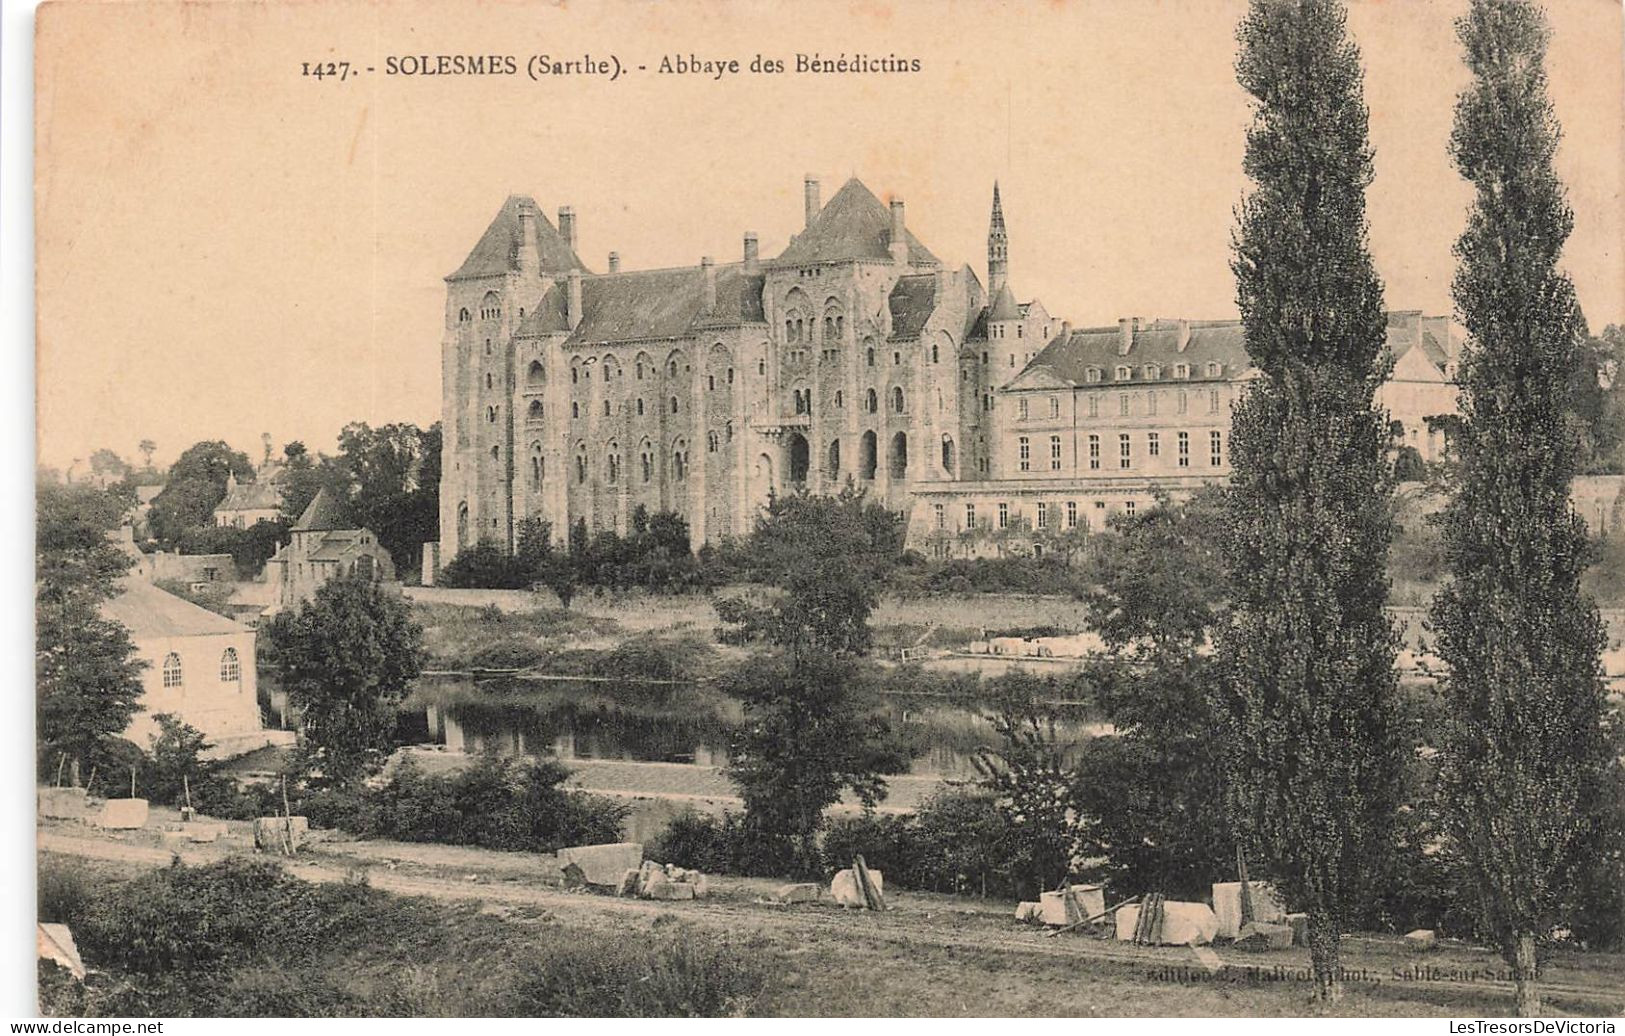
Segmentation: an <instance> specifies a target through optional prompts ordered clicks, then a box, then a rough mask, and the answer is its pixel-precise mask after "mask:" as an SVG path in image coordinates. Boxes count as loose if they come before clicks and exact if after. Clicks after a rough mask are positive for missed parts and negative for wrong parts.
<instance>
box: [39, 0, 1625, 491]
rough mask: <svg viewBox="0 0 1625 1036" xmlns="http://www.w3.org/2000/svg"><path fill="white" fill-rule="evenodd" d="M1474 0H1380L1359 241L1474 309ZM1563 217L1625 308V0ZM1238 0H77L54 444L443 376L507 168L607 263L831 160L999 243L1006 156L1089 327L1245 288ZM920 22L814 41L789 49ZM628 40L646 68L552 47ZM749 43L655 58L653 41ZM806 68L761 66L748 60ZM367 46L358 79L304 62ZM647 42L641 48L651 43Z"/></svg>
mask: <svg viewBox="0 0 1625 1036" xmlns="http://www.w3.org/2000/svg"><path fill="white" fill-rule="evenodd" d="M1464 8H1465V0H1461V2H1444V0H1439V2H1431V0H1408V2H1403V3H1402V2H1399V0H1362V2H1355V3H1352V4H1351V6H1350V16H1349V26H1350V31H1351V33H1352V35H1353V37H1354V39H1355V41H1356V42H1357V43H1358V44H1359V46H1360V48H1361V50H1362V53H1363V56H1364V61H1365V65H1366V70H1367V71H1366V100H1367V103H1368V105H1369V107H1370V109H1371V142H1372V146H1373V148H1374V150H1375V155H1376V178H1375V182H1374V183H1373V184H1372V187H1371V189H1370V191H1369V194H1368V215H1369V219H1370V242H1371V250H1372V254H1373V257H1374V259H1375V262H1376V266H1377V270H1378V273H1379V275H1380V276H1381V277H1382V279H1383V281H1384V283H1385V285H1386V292H1387V302H1388V305H1389V306H1390V307H1391V308H1394V309H1423V310H1426V311H1427V312H1429V313H1444V312H1449V310H1450V300H1449V282H1450V278H1451V275H1452V272H1453V259H1452V257H1451V252H1450V249H1451V245H1452V243H1453V241H1454V239H1455V237H1456V236H1457V235H1458V234H1459V233H1460V230H1461V225H1462V220H1463V217H1464V214H1465V210H1466V206H1467V204H1468V202H1469V201H1470V192H1469V190H1468V188H1467V186H1466V185H1465V184H1464V183H1463V182H1462V181H1461V180H1460V178H1459V177H1458V176H1457V174H1456V173H1455V171H1454V170H1453V168H1452V167H1451V165H1450V161H1449V157H1448V154H1447V152H1446V142H1447V140H1448V137H1449V132H1450V122H1451V115H1452V106H1453V103H1454V98H1455V95H1456V94H1457V92H1458V91H1459V90H1460V89H1461V87H1462V86H1463V85H1464V84H1465V82H1466V73H1465V70H1464V69H1463V67H1462V65H1461V62H1460V59H1459V49H1458V47H1457V44H1456V42H1455V39H1454V28H1453V24H1452V23H1453V20H1454V18H1455V17H1456V16H1457V15H1459V14H1460V13H1461V11H1462V10H1463V9H1464ZM1547 8H1548V11H1549V14H1550V17H1551V21H1552V25H1553V39H1552V44H1551V50H1550V54H1549V58H1548V67H1549V70H1550V75H1551V90H1552V96H1553V100H1554V104H1555V106H1556V110H1557V115H1558V118H1559V120H1560V121H1561V123H1562V124H1563V127H1564V131H1565V136H1564V141H1563V145H1562V148H1561V150H1560V152H1559V155H1558V161H1557V164H1558V172H1559V174H1560V176H1561V177H1562V178H1563V180H1564V182H1565V183H1566V184H1567V186H1568V190H1569V200H1570V203H1571V205H1572V206H1573V209H1574V212H1575V229H1574V233H1573V235H1572V236H1571V238H1570V240H1569V243H1568V248H1567V250H1566V252H1565V264H1566V267H1567V269H1568V272H1569V273H1570V274H1571V275H1572V276H1573V278H1574V281H1575V285H1576V288H1577V291H1578V294H1579V298H1580V301H1581V305H1582V306H1583V308H1584V310H1585V312H1586V315H1587V317H1588V318H1589V320H1590V323H1591V325H1592V326H1593V328H1594V329H1600V328H1601V327H1602V326H1603V325H1604V324H1606V323H1611V322H1625V255H1622V238H1625V224H1622V209H1625V206H1622V201H1621V190H1622V182H1621V181H1622V168H1625V143H1622V126H1625V108H1622V97H1625V80H1622V74H1621V70H1622V61H1621V48H1620V41H1621V25H1620V6H1619V4H1618V3H1617V2H1615V0H1549V2H1548V4H1547ZM1243 10H1244V4H1242V3H1239V2H1230V0H1224V2H1220V0H1187V2H1177V3H1176V2H1172V0H1161V2H1158V0H1094V2H1091V0H1078V2H1065V0H1053V2H1048V3H998V2H982V0H949V2H942V3H927V2H908V3H904V2H900V0H891V2H875V0H834V2H831V3H813V4H808V3H792V2H781V0H757V2H750V0H705V2H688V3H682V2H678V3H669V4H660V5H655V4H653V3H647V2H644V0H620V2H616V3H610V2H599V3H590V2H587V0H570V2H568V3H559V4H557V5H553V4H545V5H538V4H505V3H498V2H489V0H488V2H480V3H455V4H424V3H391V2H378V3H353V4H352V3H332V2H328V3H323V4H320V5H315V4H309V3H277V2H267V3H255V4H160V3H150V4H149V3H141V4H133V3H132V4H102V3H77V4H58V5H54V6H47V7H45V8H42V9H41V10H40V12H39V16H38V17H39V36H38V43H37V50H36V75H37V102H36V103H37V120H36V148H37V153H36V235H37V242H38V261H37V291H38V296H37V322H38V323H37V330H38V354H37V375H38V412H37V418H38V421H37V428H38V451H39V457H40V461H41V462H42V463H45V464H50V465H53V466H56V467H59V468H66V467H68V466H69V465H70V464H71V463H73V461H74V460H75V459H76V458H88V457H89V455H90V453H91V452H92V451H93V450H95V449H97V448H99V447H109V448H111V449H113V450H115V451H116V452H118V453H120V454H122V455H124V456H125V457H126V458H128V459H132V460H135V459H138V453H137V449H136V447H137V444H138V443H139V442H140V440H142V439H144V438H150V439H152V440H154V441H155V442H156V443H157V444H158V449H157V455H156V459H157V461H158V463H159V464H160V465H162V464H165V463H168V462H169V461H172V460H173V459H174V457H175V456H176V455H177V454H179V452H180V451H181V450H183V449H184V448H185V447H187V446H189V445H190V444H192V443H193V442H196V441H199V440H204V439H225V440H227V441H228V442H230V443H231V444H232V445H233V446H235V447H237V448H239V449H242V450H245V451H247V452H248V453H249V454H250V455H251V456H254V457H257V456H258V453H259V441H260V436H261V433H262V432H269V433H270V434H271V436H272V438H273V440H274V442H275V443H276V444H277V445H278V446H280V445H281V444H283V443H286V442H288V441H291V440H295V439H297V440H301V441H303V442H305V443H307V444H308V445H309V446H311V447H312V448H314V449H322V450H329V451H330V450H332V449H333V448H334V443H335V441H336V437H337V433H338V430H339V428H340V427H342V426H343V425H344V424H345V423H347V422H349V421H357V420H359V421H367V422H369V423H372V424H380V423H385V422H390V421H412V422H416V423H418V424H422V425H427V424H429V423H431V422H433V421H434V420H436V419H438V416H439V407H440V356H439V352H440V334H441V328H442V323H443V306H444V298H445V296H444V284H443V280H442V278H444V276H445V275H446V274H448V273H450V272H451V271H452V270H454V269H455V268H456V267H457V266H458V264H459V263H460V262H461V261H462V259H463V257H464V255H465V254H466V253H467V252H468V250H469V249H470V248H471V247H473V245H474V242H475V241H476V240H477V239H478V238H479V236H480V234H481V232H482V231H483V230H484V229H485V227H486V225H487V224H488V223H489V221H490V220H491V218H492V217H493V216H494V215H495V213H496V211H497V209H498V208H499V207H500V206H501V204H502V201H503V199H504V198H505V197H506V196H507V195H509V194H513V193H521V194H529V195H531V196H533V197H534V198H536V200H537V201H538V203H539V204H540V205H541V207H542V208H543V210H544V211H545V212H547V213H549V215H550V216H553V215H554V214H555V213H556V212H557V210H558V208H559V207H560V206H563V205H571V206H573V207H574V208H575V211H576V213H577V221H578V227H579V235H580V247H579V252H580V254H581V256H582V258H583V260H584V261H585V262H586V263H587V264H588V266H589V267H591V268H593V269H596V270H602V269H604V267H605V257H606V256H607V254H608V253H609V252H610V251H611V250H615V251H618V252H620V254H621V256H622V263H623V268H624V269H635V268H646V267H660V266H672V265H687V264H693V263H696V262H698V261H699V258H700V257H701V256H702V255H712V256H715V257H716V258H717V260H718V261H719V262H727V261H732V260H735V259H737V258H738V256H739V252H740V247H741V246H740V242H741V236H742V234H743V232H745V231H747V230H752V231H756V232H757V233H759V234H760V236H761V249H762V255H763V256H764V257H770V256H773V255H776V254H777V253H778V252H779V251H781V250H782V249H783V247H784V246H785V244H786V243H787V242H788V239H789V236H790V234H792V233H794V232H795V231H796V230H799V229H800V223H801V219H802V203H801V189H802V187H801V185H802V178H803V175H804V174H807V173H813V174H815V175H818V176H819V177H820V178H821V179H822V182H823V195H824V198H825V199H828V198H829V197H830V196H831V195H833V194H834V192H835V190H836V189H838V188H839V186H840V184H841V183H842V182H844V181H845V180H846V178H847V177H849V176H857V177H858V178H860V179H862V180H863V181H864V182H865V183H866V184H867V185H868V186H869V187H870V188H871V189H872V190H873V191H874V192H875V193H876V194H877V195H879V196H880V197H882V198H887V197H890V196H897V197H901V198H903V199H904V200H905V203H906V211H907V218H908V222H909V227H910V229H911V230H912V231H913V232H914V233H915V234H916V235H917V236H918V237H919V238H920V239H921V240H922V241H923V242H924V243H925V244H926V246H927V247H929V248H930V249H931V250H932V251H933V252H934V253H935V254H936V255H938V256H939V257H940V258H942V259H944V260H945V261H948V262H951V263H954V264H956V265H957V264H959V263H969V264H971V266H972V267H973V268H974V269H975V270H976V271H977V273H978V275H979V276H981V277H982V278H983V280H984V283H985V279H986V273H985V261H986V236H987V217H988V207H989V201H990V195H991V191H992V186H993V183H994V181H995V180H997V181H998V182H999V185H1000V191H1001V194H1002V196H1003V201H1004V210H1005V216H1006V222H1007V225H1008V227H1009V235H1010V276H1011V283H1012V287H1013V288H1014V289H1015V290H1016V292H1017V294H1018V295H1019V296H1020V297H1021V298H1023V299H1027V298H1032V297H1036V298H1039V299H1042V300H1043V302H1044V303H1045V305H1046V306H1047V307H1048V309H1049V311H1050V312H1051V313H1052V314H1054V315H1055V316H1056V317H1058V318H1064V319H1067V320H1070V321H1071V322H1072V323H1073V324H1074V325H1078V326H1082V325H1093V324H1105V323H1110V322H1113V321H1115V320H1116V319H1117V318H1119V317H1121V316H1129V315H1139V316H1148V317H1177V316H1184V317H1190V318H1194V319H1216V318H1225V317H1233V316H1234V315H1235V304H1234V283H1233V280H1232V278H1231V275H1230V272H1229V267H1228V261H1229V242H1230V234H1231V230H1232V227H1233V225H1234V207H1235V205H1236V203H1237V202H1238V201H1239V200H1240V199H1241V197H1242V196H1243V193H1244V192H1245V190H1246V187H1247V183H1246V180H1245V178H1244V176H1243V175H1242V173H1241V168H1240V163H1241V153H1242V145H1243V134H1244V132H1245V129H1246V126H1247V123H1248V118H1249V111H1248V106H1247V99H1246V97H1245V95H1244V94H1243V93H1242V91H1241V90H1240V88H1239V87H1238V86H1237V85H1236V83H1235V78H1234V72H1233V63H1234V30H1235V24H1236V22H1237V20H1238V19H1239V17H1240V15H1241V14H1242V12H1243ZM798 53H800V54H806V55H809V56H810V55H814V54H817V55H819V56H821V57H823V58H826V59H831V58H840V57H842V56H845V57H847V58H851V57H853V56H854V55H859V54H862V55H868V56H872V57H883V56H886V55H897V56H899V57H903V58H918V59H919V61H920V63H921V71H920V72H918V73H910V74H840V73H834V74H818V73H807V74H795V73H794V72H793V67H794V62H795V57H796V55H797V54H798ZM420 54H426V55H438V54H448V55H452V54H465V55H473V54H498V55H513V56H514V57H515V58H516V61H517V64H518V65H519V74H518V75H514V76H478V77H474V76H411V77H408V76H389V75H386V74H384V68H385V62H386V59H387V58H389V57H390V56H396V57H399V56H405V55H420ZM538 55H548V56H550V57H551V58H553V59H555V60H576V59H582V58H585V57H586V56H588V55H590V56H592V57H593V58H594V59H595V60H606V59H609V58H611V57H613V58H615V59H618V60H619V61H620V63H621V66H622V67H623V69H626V71H625V72H624V74H623V75H622V77H621V78H619V79H617V80H615V81H609V80H608V79H607V78H605V77H600V76H587V75H576V76H565V77H558V76H548V77H544V78H542V79H540V80H539V81H533V80H532V79H531V78H530V77H529V76H527V75H526V74H525V66H526V65H527V59H528V58H530V57H531V56H538ZM667 55H671V56H676V55H683V56H685V57H698V58H700V59H701V60H706V59H719V58H720V59H738V60H739V61H740V63H741V72H740V73H739V74H730V75H725V76H723V78H721V79H720V80H718V79H713V78H711V77H709V76H705V75H676V74H670V75H667V74H659V73H657V72H656V71H655V69H656V68H657V67H658V65H659V62H660V60H661V58H662V57H663V56H667ZM757 55H762V56H765V57H768V58H776V59H779V60H782V61H785V62H786V63H787V64H789V65H790V66H791V68H792V71H790V72H786V73H784V74H777V75H765V74H750V72H749V66H750V64H751V61H752V59H753V58H755V57H756V56H757ZM341 60H348V61H350V62H351V65H352V67H353V68H360V67H364V66H367V65H372V66H373V67H374V68H376V69H377V71H376V72H373V73H361V74H359V75H355V76H353V77H351V78H349V79H348V80H346V81H344V82H339V81H337V80H335V79H317V78H315V77H311V76H305V75H301V74H300V71H301V65H302V63H305V62H325V61H341ZM638 64H643V65H645V66H646V68H647V71H644V72H636V71H634V68H635V66H636V65H638Z"/></svg>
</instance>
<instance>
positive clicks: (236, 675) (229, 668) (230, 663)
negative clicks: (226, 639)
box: [220, 648, 243, 683]
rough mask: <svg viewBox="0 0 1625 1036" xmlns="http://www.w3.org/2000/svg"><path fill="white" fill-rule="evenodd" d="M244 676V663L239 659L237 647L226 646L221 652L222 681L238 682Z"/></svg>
mask: <svg viewBox="0 0 1625 1036" xmlns="http://www.w3.org/2000/svg"><path fill="white" fill-rule="evenodd" d="M242 678H243V664H242V662H240V661H238V659H237V649H236V648H226V650H224V651H222V652H221V653H220V682H221V683H236V682H237V681H239V680H241V679H242Z"/></svg>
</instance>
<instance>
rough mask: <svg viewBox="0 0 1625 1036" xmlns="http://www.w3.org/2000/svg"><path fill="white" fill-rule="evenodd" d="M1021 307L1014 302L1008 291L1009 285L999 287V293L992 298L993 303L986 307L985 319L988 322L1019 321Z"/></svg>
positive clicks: (1014, 298)
mask: <svg viewBox="0 0 1625 1036" xmlns="http://www.w3.org/2000/svg"><path fill="white" fill-rule="evenodd" d="M1021 317H1022V312H1021V306H1020V305H1018V304H1017V302H1016V296H1015V294H1014V293H1013V292H1011V290H1010V285H1008V284H1005V285H1002V286H1000V288H999V293H998V294H997V295H995V296H993V301H992V302H990V303H988V305H987V318H988V319H989V320H1020V319H1021Z"/></svg>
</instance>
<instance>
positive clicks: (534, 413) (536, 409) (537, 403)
mask: <svg viewBox="0 0 1625 1036" xmlns="http://www.w3.org/2000/svg"><path fill="white" fill-rule="evenodd" d="M526 413H527V414H528V415H529V416H530V419H531V420H532V421H540V420H541V419H542V401H541V400H539V399H533V400H531V401H530V408H529V409H528V410H527V411H526Z"/></svg>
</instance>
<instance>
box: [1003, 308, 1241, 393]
mask: <svg viewBox="0 0 1625 1036" xmlns="http://www.w3.org/2000/svg"><path fill="white" fill-rule="evenodd" d="M1190 333H1191V337H1190V343H1189V344H1188V345H1186V347H1185V351H1184V352H1180V351H1179V328H1178V326H1177V325H1175V324H1173V323H1170V322H1167V321H1158V322H1157V323H1156V324H1154V325H1152V326H1151V327H1149V328H1146V329H1144V330H1140V331H1136V332H1135V333H1134V347H1133V348H1132V349H1130V350H1129V352H1128V355H1126V356H1119V355H1118V354H1117V350H1118V346H1119V344H1120V342H1121V340H1122V339H1121V337H1120V334H1119V330H1118V328H1116V327H1110V328H1085V329H1082V330H1075V331H1072V332H1070V333H1069V334H1063V335H1058V336H1057V337H1056V338H1055V339H1054V340H1053V341H1051V342H1050V343H1049V344H1048V345H1046V346H1044V348H1043V349H1042V350H1040V351H1039V353H1038V355H1037V356H1035V357H1033V358H1032V361H1031V362H1030V363H1028V364H1027V366H1026V367H1024V368H1022V371H1021V374H1018V375H1016V378H1018V379H1019V378H1021V377H1023V376H1025V375H1026V374H1027V373H1028V372H1036V371H1038V370H1039V369H1044V370H1046V371H1047V372H1048V373H1049V374H1051V375H1052V376H1054V377H1056V378H1059V379H1060V380H1062V381H1066V382H1071V383H1073V384H1075V385H1087V384H1090V381H1089V378H1088V374H1087V371H1088V369H1089V368H1090V367H1098V368H1100V370H1101V377H1100V381H1098V382H1095V383H1094V384H1104V385H1110V384H1127V382H1119V381H1117V380H1116V377H1115V372H1116V370H1117V368H1118V367H1119V366H1122V365H1127V366H1129V367H1131V368H1132V369H1133V377H1132V378H1131V379H1130V380H1131V381H1135V382H1141V381H1144V380H1145V377H1144V371H1143V369H1142V368H1143V367H1144V366H1145V365H1146V364H1148V363H1151V364H1156V365H1158V366H1160V367H1162V368H1163V373H1162V378H1161V379H1160V380H1163V381H1167V380H1169V379H1171V378H1172V375H1173V371H1172V368H1173V366H1174V365H1175V364H1178V363H1185V364H1189V365H1190V368H1191V376H1190V377H1189V378H1188V379H1180V380H1181V381H1186V380H1188V381H1206V380H1211V379H1209V378H1208V377H1207V365H1208V363H1209V362H1212V361H1217V362H1218V363H1221V364H1223V365H1224V366H1223V367H1222V368H1221V373H1220V379H1224V378H1233V377H1235V376H1236V375H1238V374H1240V373H1242V371H1244V370H1246V369H1247V367H1249V366H1250V365H1251V361H1249V360H1248V358H1247V350H1246V348H1245V347H1244V345H1243V344H1242V343H1243V331H1242V327H1241V322H1240V321H1227V322H1222V323H1220V322H1212V323H1192V324H1191V332H1190Z"/></svg>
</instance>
